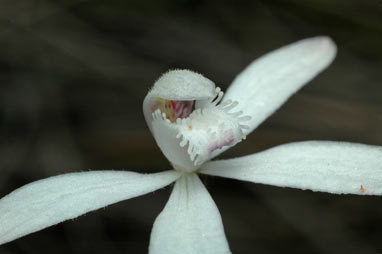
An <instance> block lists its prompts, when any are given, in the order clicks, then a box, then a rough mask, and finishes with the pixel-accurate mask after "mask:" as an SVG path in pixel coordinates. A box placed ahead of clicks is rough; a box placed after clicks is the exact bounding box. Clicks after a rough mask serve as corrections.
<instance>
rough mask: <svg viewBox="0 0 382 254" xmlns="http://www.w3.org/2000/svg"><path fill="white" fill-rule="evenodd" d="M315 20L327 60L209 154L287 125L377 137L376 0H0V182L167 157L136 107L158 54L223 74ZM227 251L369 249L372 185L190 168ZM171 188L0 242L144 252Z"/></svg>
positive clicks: (285, 138)
mask: <svg viewBox="0 0 382 254" xmlns="http://www.w3.org/2000/svg"><path fill="white" fill-rule="evenodd" d="M315 35H329V36H331V37H332V38H333V39H334V40H335V41H336V43H337V45H338V48H339V53H338V57H337V59H336V60H335V62H334V63H333V64H332V66H331V67H330V68H329V69H328V70H327V71H325V72H324V73H323V74H321V75H320V76H319V77H318V78H316V79H315V80H314V81H312V82H311V83H310V84H309V85H308V86H306V87H304V88H303V89H302V90H301V91H299V92H298V93H297V94H296V95H294V96H293V97H292V98H291V99H290V100H289V101H288V102H287V103H286V104H285V105H284V106H283V107H282V109H280V110H279V111H278V112H277V113H276V114H274V115H273V116H272V117H271V118H269V119H268V120H267V121H266V122H265V123H264V124H262V125H261V126H260V127H259V128H258V129H257V130H256V131H255V132H254V133H253V134H251V135H250V136H249V137H248V138H247V140H246V141H245V142H243V143H241V144H239V145H237V146H236V147H235V148H233V149H231V150H229V151H228V152H226V153H224V154H223V155H222V156H221V157H220V158H230V157H234V156H241V155H245V154H251V153H254V152H257V151H261V150H264V149H266V148H269V147H272V146H275V145H279V144H283V143H287V142H293V141H301V140H343V141H351V142H360V143H367V144H374V145H382V48H381V45H382V1H381V0H368V1H362V0H336V1H331V0H305V1H298V0H272V1H267V0H259V1H218V0H213V1H203V0H198V1H188V0H182V1H173V0H165V1H156V0H146V1H140V0H135V1H131V0H109V1H100V0H92V1H85V0H83V1H81V0H66V1H53V0H51V1H49V0H0V72H1V73H0V173H1V176H0V196H4V195H5V194H7V193H9V192H10V191H12V190H13V189H15V188H17V187H20V186H22V185H24V184H26V183H29V182H31V181H34V180H37V179H41V178H45V177H49V176H53V175H57V174H62V173H68V172H76V171H83V170H88V169H92V170H100V169H118V170H133V171H138V172H157V171H162V170H165V169H168V168H169V163H168V162H167V161H166V159H165V158H164V156H162V154H161V152H160V150H159V149H158V147H157V146H156V144H155V141H154V139H153V138H152V136H151V134H150V132H149V130H148V128H147V127H146V123H145V121H144V118H143V115H142V110H141V105H142V100H143V98H144V96H145V94H146V93H147V91H148V89H149V87H150V86H151V85H152V84H153V82H154V81H155V79H157V78H158V77H159V76H160V75H161V74H162V73H163V72H165V71H166V70H168V69H171V68H187V69H191V70H195V71H198V72H200V73H202V74H204V75H205V76H206V77H208V78H210V79H211V80H213V81H214V82H215V83H216V84H217V85H219V86H220V87H222V88H223V89H224V90H225V88H226V87H227V86H228V85H229V84H230V82H231V81H232V80H233V78H234V77H235V75H236V74H237V73H239V72H240V71H241V70H242V69H243V68H244V67H245V66H246V65H247V64H248V63H250V62H251V61H252V60H253V59H255V58H257V57H259V56H261V55H262V54H264V53H266V52H268V51H270V50H273V49H276V48H278V47H280V46H283V45H285V44H288V43H291V42H294V41H296V40H299V39H302V38H306V37H311V36H315ZM203 181H204V182H205V184H206V185H207V188H208V190H209V191H210V193H211V195H212V196H213V198H214V200H215V201H216V203H217V205H218V207H219V209H220V211H221V214H222V218H223V222H224V225H225V230H226V233H227V237H228V241H229V243H230V246H231V249H232V251H233V253H237V254H238V253H280V252H283V253H382V241H381V239H382V205H381V203H382V197H364V196H363V197H360V196H355V195H343V196H337V195H330V194H325V193H313V192H311V191H300V190H295V189H288V188H286V189H285V188H276V187H272V186H265V185H259V184H257V185H256V184H250V183H244V182H239V181H234V180H227V179H222V178H213V177H203ZM170 190H171V188H166V189H163V190H159V191H156V192H155V193H154V194H149V195H146V196H143V197H139V198H135V199H132V200H129V201H124V202H121V203H118V204H115V205H112V206H110V207H108V208H106V209H101V210H99V211H96V212H93V213H90V214H87V215H86V216H82V217H80V218H79V219H76V220H73V221H68V222H65V223H62V224H59V225H57V226H55V227H51V228H49V229H46V230H43V231H40V232H38V233H35V234H31V235H29V236H26V237H24V238H21V239H19V240H16V241H14V242H11V243H8V244H6V245H4V246H0V253H1V254H8V253H49V252H54V253H57V254H60V253H74V254H77V253H147V247H148V244H149V237H150V230H151V227H152V224H153V222H154V220H155V218H156V216H157V215H158V214H159V212H160V211H161V210H162V208H163V207H164V205H165V203H166V201H167V199H168V196H169V193H170Z"/></svg>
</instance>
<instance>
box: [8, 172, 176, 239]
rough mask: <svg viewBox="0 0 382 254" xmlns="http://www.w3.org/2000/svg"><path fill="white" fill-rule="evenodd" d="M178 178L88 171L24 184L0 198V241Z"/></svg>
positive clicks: (174, 173)
mask: <svg viewBox="0 0 382 254" xmlns="http://www.w3.org/2000/svg"><path fill="white" fill-rule="evenodd" d="M178 177H179V174H178V173H177V172H175V171H166V172H161V173H156V174H139V173H134V172H124V171H90V172H81V173H70V174H64V175H59V176H54V177H49V178H47V179H43V180H39V181H36V182H33V183H30V184H27V185H25V186H23V187H21V188H19V189H17V190H15V191H13V192H11V193H10V194H8V195H7V196H5V197H3V198H2V199H0V244H4V243H6V242H9V241H12V240H14V239H16V238H19V237H22V236H24V235H27V234H30V233H33V232H36V231H38V230H41V229H44V228H46V227H49V226H52V225H55V224H57V223H59V222H62V221H65V220H68V219H73V218H76V217H77V216H80V215H82V214H84V213H87V212H90V211H92V210H96V209H99V208H101V207H105V206H107V205H110V204H113V203H116V202H119V201H122V200H125V199H129V198H133V197H136V196H140V195H144V194H146V193H149V192H152V191H154V190H157V189H159V188H162V187H164V186H166V185H168V184H170V183H171V182H173V181H175V180H176V179H177V178H178Z"/></svg>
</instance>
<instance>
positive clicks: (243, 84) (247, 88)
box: [223, 36, 337, 134]
mask: <svg viewBox="0 0 382 254" xmlns="http://www.w3.org/2000/svg"><path fill="white" fill-rule="evenodd" d="M336 51H337V49H336V45H335V44H334V42H333V41H332V40H331V39H330V38H328V37H324V36H319V37H314V38H309V39H305V40H301V41H298V42H296V43H292V44H290V45H287V46H284V47H282V48H280V49H277V50H275V51H273V52H270V53H268V54H266V55H264V56H262V57H260V58H259V59H257V60H255V61H254V62H252V63H251V64H250V65H249V66H248V67H247V68H246V69H245V70H244V71H243V72H241V73H240V74H239V75H238V76H237V77H236V78H235V80H234V81H233V82H232V84H231V86H230V87H229V88H228V90H227V92H226V94H225V96H224V98H223V102H224V101H227V100H232V101H239V105H238V108H237V109H238V110H243V112H244V113H245V114H246V115H250V116H252V119H251V120H250V121H249V122H248V123H246V124H247V125H249V127H250V128H249V129H248V130H246V134H249V133H250V132H252V131H253V130H254V129H255V128H256V127H257V126H258V125H259V124H261V123H262V122H263V121H264V120H265V119H266V118H268V117H269V116H270V115H271V114H272V113H274V112H275V111H276V110H277V109H278V108H279V107H280V106H281V105H282V104H283V103H284V102H285V101H286V100H287V99H288V98H289V97H290V96H291V95H292V94H293V93H295V92H296V91H297V90H298V89H300V88H301V87H302V86H303V85H305V84H306V83H307V82H309V81H310V80H311V79H313V78H314V77H315V76H316V75H317V74H319V73H320V72H321V71H323V70H324V69H325V68H326V67H327V66H328V65H329V64H330V63H331V62H332V61H333V59H334V57H335V55H336Z"/></svg>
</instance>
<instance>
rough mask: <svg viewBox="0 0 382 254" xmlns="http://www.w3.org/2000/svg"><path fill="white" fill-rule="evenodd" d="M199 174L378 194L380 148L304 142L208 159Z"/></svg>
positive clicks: (381, 175)
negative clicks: (249, 153) (218, 159)
mask: <svg viewBox="0 0 382 254" xmlns="http://www.w3.org/2000/svg"><path fill="white" fill-rule="evenodd" d="M201 173H204V174H208V175H215V176H221V177H228V178H233V179H237V180H243V181H250V182H255V183H262V184H270V185H275V186H280V187H292V188H299V189H303V190H305V189H309V190H313V191H323V192H329V193H334V194H359V195H382V147H381V146H371V145H364V144H356V143H347V142H331V141H306V142H296V143H290V144H286V145H281V146H277V147H275V148H272V149H269V150H266V151H264V152H261V153H257V154H253V155H248V156H244V157H241V158H236V159H230V160H220V161H212V162H208V163H206V164H205V165H204V166H203V169H202V171H201Z"/></svg>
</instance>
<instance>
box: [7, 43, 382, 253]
mask: <svg viewBox="0 0 382 254" xmlns="http://www.w3.org/2000/svg"><path fill="white" fill-rule="evenodd" d="M335 55H336V46H335V44H334V43H333V42H332V40H331V39H330V38H327V37H315V38H310V39H305V40H302V41H299V42H296V43H293V44H291V45H288V46H285V47H282V48H280V49H278V50H276V51H273V52H271V53H269V54H267V55H265V56H263V57H261V58H259V59H257V60H256V61H254V62H253V63H252V64H250V65H249V66H248V67H247V68H246V69H245V70H244V71H243V72H242V73H241V74H240V75H239V76H237V78H236V79H235V80H234V81H233V83H232V85H231V86H230V87H229V89H228V91H227V93H226V94H225V95H224V97H223V93H222V92H221V91H220V89H219V88H216V87H215V85H214V83H213V82H212V81H210V80H209V79H207V78H205V77H203V76H202V75H200V74H196V73H194V72H191V71H188V70H175V71H170V72H167V73H166V74H164V75H163V76H162V77H161V78H160V79H159V80H158V81H157V82H156V83H155V84H154V87H153V88H152V90H151V91H150V92H149V93H148V95H147V96H146V98H145V100H144V103H143V111H144V115H145V118H146V121H147V124H148V126H149V128H150V130H151V132H152V133H153V135H154V137H155V140H156V142H157V144H158V146H159V147H160V148H161V150H162V152H163V153H164V155H165V156H166V157H167V159H168V160H169V161H170V162H171V164H172V166H173V168H174V170H171V171H166V172H161V173H156V174H139V173H133V172H125V171H91V172H81V173H70V174H64V175H59V176H55V177H50V178H47V179H44V180H40V181H36V182H33V183H30V184H28V185H25V186H23V187H21V188H19V189H17V190H15V191H13V192H12V193H10V194H8V195H7V196H5V197H3V198H2V199H1V200H0V244H4V243H7V242H9V241H12V240H14V239H16V238H19V237H22V236H24V235H26V234H30V233H32V232H36V231H38V230H41V229H43V228H46V227H49V226H52V225H54V224H57V223H59V222H62V221H65V220H68V219H72V218H75V217H77V216H80V215H82V214H85V213H87V212H89V211H92V210H96V209H98V208H101V207H105V206H107V205H110V204H113V203H116V202H119V201H122V200H126V199H129V198H133V197H137V196H140V195H143V194H146V193H149V192H152V191H154V190H157V189H159V188H162V187H164V186H166V185H169V184H171V183H172V182H175V186H174V189H173V191H172V194H171V196H170V199H169V201H168V202H167V204H166V206H165V208H164V209H163V211H162V212H161V213H160V215H159V216H158V217H157V219H156V221H155V223H154V226H153V229H152V233H151V240H150V246H149V252H150V253H152V254H157V253H163V254H171V253H177V254H178V253H184V254H191V253H198V254H200V253H207V254H210V253H211V254H212V253H213V254H216V253H231V251H230V249H229V245H228V243H227V239H226V237H225V233H224V229H223V224H222V220H221V217H220V213H219V211H218V209H217V207H216V205H215V203H214V202H213V200H212V198H211V196H210V195H209V193H208V191H207V190H206V188H205V187H204V185H203V184H202V182H201V181H200V179H199V177H198V174H207V175H214V176H221V177H228V178H233V179H239V180H243V181H251V182H255V183H262V184H272V185H276V186H282V187H293V188H300V189H310V190H313V191H325V192H330V193H335V194H367V195H380V194H382V181H381V180H382V148H381V147H377V146H370V145H363V144H355V143H346V142H330V141H309V142H296V143H291V144H285V145H281V146H277V147H275V148H272V149H269V150H266V151H264V152H261V153H257V154H253V155H249V156H245V157H241V158H235V159H229V160H220V161H210V160H211V159H212V158H214V157H215V156H217V155H218V154H220V153H221V152H223V151H225V150H226V149H228V148H229V147H232V146H234V145H235V144H237V143H238V142H240V141H241V140H243V139H245V136H246V135H248V134H249V133H250V132H251V131H253V130H254V129H255V128H256V127H257V126H258V125H259V124H260V123H261V122H263V121H264V120H265V119H266V118H267V117H268V116H269V115H270V114H271V113H273V112H275V111H276V110H277V109H278V108H279V107H280V106H281V104H283V103H284V102H285V101H286V100H287V99H288V98H289V97H290V96H291V95H292V94H293V93H295V92H296V91H297V90H298V89H299V88H301V87H302V86H303V85H304V84H306V83H307V82H309V81H310V80H311V79H312V78H313V77H314V76H316V75H317V74H318V73H320V72H321V71H322V70H323V69H325V68H326V67H327V66H328V65H329V64H330V63H331V62H332V60H333V59H334V57H335Z"/></svg>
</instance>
